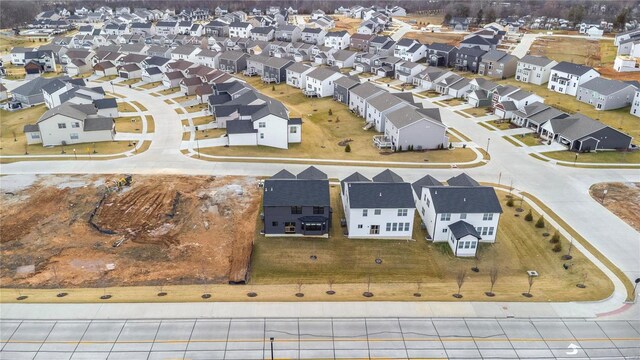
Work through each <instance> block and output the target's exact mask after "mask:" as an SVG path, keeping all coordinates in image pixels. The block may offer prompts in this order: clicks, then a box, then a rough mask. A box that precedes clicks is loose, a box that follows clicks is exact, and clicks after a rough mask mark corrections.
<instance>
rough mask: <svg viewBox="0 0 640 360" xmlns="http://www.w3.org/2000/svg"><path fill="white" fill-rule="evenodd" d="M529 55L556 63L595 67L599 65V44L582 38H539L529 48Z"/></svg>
mask: <svg viewBox="0 0 640 360" xmlns="http://www.w3.org/2000/svg"><path fill="white" fill-rule="evenodd" d="M530 54H531V55H543V56H546V57H548V58H549V59H552V60H556V61H558V62H560V61H569V62H572V63H575V64H586V65H589V66H597V65H599V63H600V43H599V42H598V40H588V39H584V38H569V37H540V38H538V39H536V41H535V42H534V43H533V45H532V46H531V50H530Z"/></svg>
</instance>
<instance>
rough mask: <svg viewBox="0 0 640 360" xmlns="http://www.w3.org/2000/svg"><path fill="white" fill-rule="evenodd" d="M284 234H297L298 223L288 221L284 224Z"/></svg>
mask: <svg viewBox="0 0 640 360" xmlns="http://www.w3.org/2000/svg"><path fill="white" fill-rule="evenodd" d="M284 233H285V234H295V233H296V223H295V221H287V222H285V223H284Z"/></svg>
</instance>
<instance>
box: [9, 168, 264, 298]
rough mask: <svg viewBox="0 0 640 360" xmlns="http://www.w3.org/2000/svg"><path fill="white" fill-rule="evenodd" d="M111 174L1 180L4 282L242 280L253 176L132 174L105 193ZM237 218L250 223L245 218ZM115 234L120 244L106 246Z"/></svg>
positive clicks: (253, 207)
mask: <svg viewBox="0 0 640 360" xmlns="http://www.w3.org/2000/svg"><path fill="white" fill-rule="evenodd" d="M119 178H121V175H113V176H108V175H106V176H105V175H101V176H37V177H36V176H17V175H16V176H5V177H3V178H2V194H1V195H0V233H2V234H3V236H2V239H1V242H0V253H1V255H2V261H1V262H0V282H1V283H2V286H3V287H38V288H46V287H56V286H61V287H104V286H122V285H124V286H128V285H170V284H197V283H203V282H208V283H228V282H229V281H242V280H244V279H245V276H246V272H247V270H248V265H249V258H250V254H251V248H252V243H253V238H254V236H253V234H254V232H255V228H254V226H255V221H254V219H255V217H256V216H257V212H258V208H259V204H260V197H259V192H258V189H257V186H255V183H256V180H255V179H253V178H244V177H243V178H236V177H208V176H192V177H189V176H134V177H133V183H132V185H131V186H130V187H124V188H122V190H120V191H114V190H109V189H113V188H114V185H113V183H114V180H117V179H119ZM94 210H95V215H94V216H93V217H92V213H93V212H94ZM244 219H250V220H249V221H248V222H247V223H246V224H244V223H243V220H244ZM90 220H91V223H93V224H94V225H95V226H94V225H92V224H91V223H90ZM120 240H124V243H123V244H122V245H120V246H119V247H113V246H112V245H113V244H114V243H116V242H117V241H120ZM30 266H33V268H31V269H29V267H30ZM111 267H114V268H113V269H111V270H109V269H110V268H111Z"/></svg>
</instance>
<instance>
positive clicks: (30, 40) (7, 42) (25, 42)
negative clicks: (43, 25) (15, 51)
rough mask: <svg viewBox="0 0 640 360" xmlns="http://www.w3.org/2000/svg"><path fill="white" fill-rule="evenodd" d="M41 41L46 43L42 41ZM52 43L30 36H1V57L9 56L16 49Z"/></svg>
mask: <svg viewBox="0 0 640 360" xmlns="http://www.w3.org/2000/svg"><path fill="white" fill-rule="evenodd" d="M40 39H42V40H44V41H40ZM49 42H50V41H49V40H48V39H45V38H38V37H29V36H6V35H2V36H0V55H4V54H9V53H10V52H11V49H12V48H14V47H26V48H34V47H39V46H42V45H46V44H48V43H49Z"/></svg>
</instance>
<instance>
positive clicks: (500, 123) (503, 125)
mask: <svg viewBox="0 0 640 360" xmlns="http://www.w3.org/2000/svg"><path fill="white" fill-rule="evenodd" d="M487 123H488V124H490V125H491V126H493V127H495V128H498V129H500V130H509V129H512V128H516V127H517V126H514V125H512V124H511V123H510V122H509V121H506V120H491V121H487Z"/></svg>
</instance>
